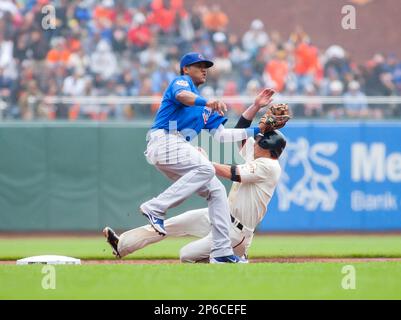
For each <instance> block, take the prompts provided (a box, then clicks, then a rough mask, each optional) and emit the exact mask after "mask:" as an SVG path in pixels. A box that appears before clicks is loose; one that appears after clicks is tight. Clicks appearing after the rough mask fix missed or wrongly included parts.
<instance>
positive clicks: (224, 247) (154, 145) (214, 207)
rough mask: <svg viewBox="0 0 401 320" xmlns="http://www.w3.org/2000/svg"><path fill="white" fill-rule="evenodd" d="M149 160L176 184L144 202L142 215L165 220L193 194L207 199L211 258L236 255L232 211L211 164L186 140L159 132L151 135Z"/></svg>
mask: <svg viewBox="0 0 401 320" xmlns="http://www.w3.org/2000/svg"><path fill="white" fill-rule="evenodd" d="M145 155H146V158H147V160H148V161H149V162H150V163H151V164H154V165H155V166H156V168H157V169H158V170H159V171H161V172H162V173H164V174H165V175H166V176H167V177H168V178H170V179H172V180H174V181H175V182H174V183H173V184H172V185H171V186H170V187H169V188H167V189H166V190H165V191H164V192H162V193H161V194H159V195H158V196H157V197H155V198H153V199H151V200H149V201H147V202H145V203H143V204H142V205H141V206H140V208H141V210H142V211H143V212H146V213H152V214H154V215H156V216H158V217H160V218H162V219H165V216H166V211H167V210H168V209H170V208H174V207H176V206H178V205H179V204H180V203H182V202H183V201H184V200H185V199H187V198H188V197H190V196H191V195H192V194H194V193H198V194H199V195H200V196H202V197H204V198H206V200H207V202H208V212H209V219H210V223H211V229H212V230H211V236H212V247H211V253H210V256H211V257H222V256H228V255H232V254H233V249H232V246H231V239H230V235H229V234H230V226H231V220H230V211H229V207H228V201H227V193H226V190H225V188H224V185H223V184H222V183H221V182H220V180H219V179H217V177H216V176H215V170H214V167H213V165H212V164H211V162H210V161H209V160H208V159H206V158H205V157H204V156H203V155H202V154H201V153H200V152H199V151H198V150H197V149H196V148H195V147H194V146H192V145H191V144H190V143H189V142H188V141H186V140H185V138H184V137H183V136H182V135H180V134H179V133H177V134H172V133H166V132H165V131H164V130H156V131H154V132H152V133H151V134H150V140H149V142H148V146H147V149H146V152H145Z"/></svg>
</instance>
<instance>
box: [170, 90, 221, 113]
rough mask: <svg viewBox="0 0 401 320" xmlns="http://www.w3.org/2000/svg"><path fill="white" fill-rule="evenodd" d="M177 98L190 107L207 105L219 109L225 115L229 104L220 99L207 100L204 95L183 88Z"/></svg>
mask: <svg viewBox="0 0 401 320" xmlns="http://www.w3.org/2000/svg"><path fill="white" fill-rule="evenodd" d="M175 98H176V99H177V100H178V101H179V102H181V103H182V104H185V105H186V106H188V107H192V106H200V107H203V106H206V107H209V108H210V109H212V110H213V111H217V112H218V113H219V114H220V115H224V112H226V111H227V106H226V104H225V103H224V102H222V101H218V100H210V99H209V100H207V99H205V98H203V97H202V96H199V95H197V94H195V93H193V92H191V91H187V90H183V91H180V92H179V93H178V94H177V95H176V96H175Z"/></svg>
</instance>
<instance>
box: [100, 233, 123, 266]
mask: <svg viewBox="0 0 401 320" xmlns="http://www.w3.org/2000/svg"><path fill="white" fill-rule="evenodd" d="M103 235H104V236H105V238H106V240H107V242H108V243H109V244H110V246H111V248H112V249H113V254H114V255H115V256H116V258H119V259H121V256H120V253H119V252H118V241H119V240H120V238H119V237H118V236H117V234H116V233H115V232H114V231H113V229H111V228H110V227H106V228H104V229H103Z"/></svg>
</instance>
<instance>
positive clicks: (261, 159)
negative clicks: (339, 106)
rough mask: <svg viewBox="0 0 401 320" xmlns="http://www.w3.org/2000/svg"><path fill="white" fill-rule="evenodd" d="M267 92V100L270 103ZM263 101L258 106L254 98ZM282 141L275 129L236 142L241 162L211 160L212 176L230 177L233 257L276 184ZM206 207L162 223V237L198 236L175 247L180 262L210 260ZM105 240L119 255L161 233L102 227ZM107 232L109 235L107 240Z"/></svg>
mask: <svg viewBox="0 0 401 320" xmlns="http://www.w3.org/2000/svg"><path fill="white" fill-rule="evenodd" d="M270 98H271V96H270V97H269V101H268V102H270V101H271V99H270ZM266 99H267V98H266V93H265V95H262V93H261V94H260V95H258V97H256V99H255V103H254V104H253V105H252V106H250V107H249V108H248V109H247V110H246V111H245V112H244V113H243V114H242V116H241V118H240V119H239V121H238V123H237V125H236V128H247V127H249V126H250V124H251V123H252V119H253V118H254V116H255V115H256V113H257V112H258V111H259V109H260V108H261V107H262V106H264V105H266V102H267V101H266ZM261 100H262V101H263V103H264V104H260V103H259V102H260V101H261ZM285 145H286V140H285V138H284V136H283V135H282V134H281V133H280V132H279V131H277V130H275V131H270V132H266V133H264V134H262V133H260V134H258V135H257V136H256V138H255V139H254V138H253V137H250V138H248V139H246V140H243V141H242V149H241V151H240V154H241V156H242V157H243V158H244V160H245V163H244V164H242V165H225V164H218V163H213V166H214V168H215V171H216V175H217V176H220V177H222V178H226V179H231V180H232V181H234V183H233V185H232V187H231V191H230V193H229V196H228V203H229V208H230V214H231V227H230V230H229V236H230V240H231V246H232V248H233V251H234V254H235V255H236V256H246V254H247V250H248V248H249V246H250V244H251V241H252V238H253V234H254V231H255V228H256V226H257V225H258V224H259V222H260V221H261V220H262V219H263V217H264V215H265V214H266V208H267V206H268V204H269V202H270V199H271V198H272V196H273V193H274V190H275V187H276V185H277V183H278V180H279V177H280V174H281V168H280V165H279V162H278V158H279V156H280V155H281V153H282V151H283V150H284V148H285ZM208 210H209V209H208V208H203V209H198V210H190V211H187V212H185V213H183V214H180V215H178V216H175V217H172V218H169V219H167V220H165V221H164V227H165V229H166V231H167V234H168V236H175V237H179V236H195V237H199V238H201V239H199V240H196V241H193V242H191V243H189V244H187V245H186V246H184V247H183V248H182V249H181V251H180V259H181V261H183V262H198V261H205V260H209V259H210V254H211V250H212V243H213V241H212V232H211V231H212V225H211V222H210V219H209V216H210V215H209V212H208ZM108 230H109V232H108V235H109V237H108V239H107V240H108V242H109V243H110V244H111V246H112V247H113V251H114V253H115V254H116V255H117V256H119V257H124V256H126V255H128V254H131V253H133V252H135V251H137V250H139V249H141V248H143V247H145V246H147V245H149V244H152V243H156V242H159V241H161V240H163V239H164V238H165V237H163V236H162V235H160V234H158V233H156V232H155V231H154V228H153V227H152V226H150V225H146V226H142V227H139V228H135V229H132V230H129V231H127V232H124V233H123V234H121V235H120V236H119V237H118V236H117V235H116V234H115V233H114V231H112V230H111V229H110V228H108ZM110 235H112V236H113V237H112V239H110V238H111V237H110Z"/></svg>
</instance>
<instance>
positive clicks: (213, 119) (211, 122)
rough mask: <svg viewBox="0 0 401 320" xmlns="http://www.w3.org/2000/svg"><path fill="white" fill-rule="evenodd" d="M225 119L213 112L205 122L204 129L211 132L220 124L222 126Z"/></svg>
mask: <svg viewBox="0 0 401 320" xmlns="http://www.w3.org/2000/svg"><path fill="white" fill-rule="evenodd" d="M227 120H228V119H227V118H226V117H223V116H221V115H219V114H218V113H216V112H213V113H212V114H211V115H210V117H209V119H208V121H207V122H206V125H205V129H208V130H213V129H217V128H218V127H219V126H220V125H221V124H222V125H224V124H225V123H226V122H227Z"/></svg>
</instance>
